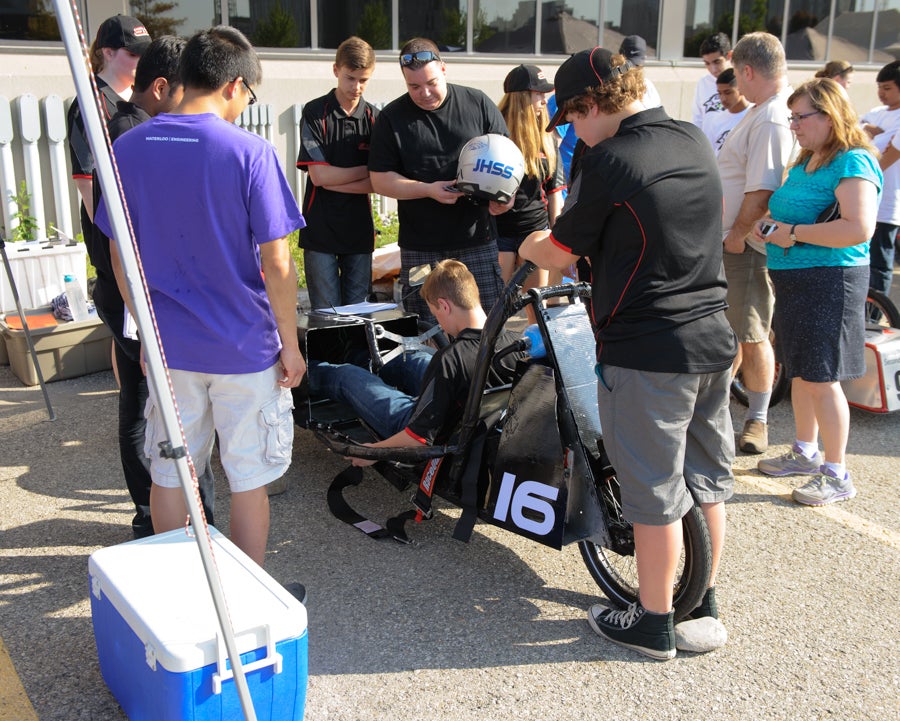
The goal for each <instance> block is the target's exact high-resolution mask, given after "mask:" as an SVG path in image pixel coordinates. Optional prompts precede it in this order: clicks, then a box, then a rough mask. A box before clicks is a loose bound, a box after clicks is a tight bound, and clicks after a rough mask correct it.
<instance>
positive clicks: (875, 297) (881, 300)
mask: <svg viewBox="0 0 900 721" xmlns="http://www.w3.org/2000/svg"><path fill="white" fill-rule="evenodd" d="M866 326H867V327H870V328H871V327H873V326H874V327H878V328H900V310H897V306H896V305H894V302H893V301H892V300H891V299H890V298H888V297H887V296H886V295H885V294H884V293H881V292H879V291H877V290H874V289H872V288H869V292H868V294H867V295H866Z"/></svg>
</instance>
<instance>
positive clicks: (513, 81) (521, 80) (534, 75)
mask: <svg viewBox="0 0 900 721" xmlns="http://www.w3.org/2000/svg"><path fill="white" fill-rule="evenodd" d="M528 90H534V91H535V92H537V93H549V92H550V91H551V90H553V83H551V82H550V81H549V80H547V76H546V75H544V71H543V70H541V69H540V68H539V67H538V66H537V65H517V66H516V67H514V68H513V69H512V70H510V71H509V74H507V76H506V80H504V81H503V92H504V93H517V92H521V91H528Z"/></svg>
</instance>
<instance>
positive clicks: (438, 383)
mask: <svg viewBox="0 0 900 721" xmlns="http://www.w3.org/2000/svg"><path fill="white" fill-rule="evenodd" d="M519 337H520V336H519V335H516V334H515V333H513V332H511V331H502V332H501V333H500V335H499V336H497V342H496V343H495V344H494V345H495V348H497V349H498V350H499V349H502V348H505V347H506V346H508V345H509V344H510V343H513V342H515V341H516V340H517V339H518V338H519ZM480 342H481V331H480V330H476V329H474V328H466V329H465V330H464V331H462V332H461V333H460V334H459V335H458V336H456V338H455V339H454V341H453V342H452V343H451V344H450V345H448V346H446V347H444V348H441V349H440V350H439V351H438V352H437V353H435V354H434V357H433V358H432V359H431V363H430V364H429V365H428V369H427V370H426V371H425V377H424V378H423V379H422V391H421V393H419V398H418V400H417V401H416V406H415V408H414V409H413V412H412V416H411V417H410V419H409V423H408V424H407V432H408V433H409V434H410V435H412V436H414V437H416V438H418V439H419V440H421V441H424V442H426V443H431V444H433V443H435V442H440V443H443V442H445V441H446V440H447V438H448V437H449V435H450V434H451V433H452V432H453V430H454V429H455V428H456V426H457V425H458V424H459V422H460V420H462V414H463V410H465V406H466V398H467V396H468V394H469V387H470V386H471V385H472V376H473V374H474V372H475V364H476V361H477V358H478V344H479V343H480ZM519 358H524V354H522V353H510V354H509V355H507V356H505V357H504V358H503V359H502V360H501V361H500V363H499V366H500V369H499V370H500V372H499V373H498V372H497V369H495V368H493V367H492V368H491V370H490V371H489V373H488V379H487V385H488V388H493V387H495V386H501V385H504V384H506V383H511V382H512V380H513V375H514V371H515V366H516V360H517V359H519Z"/></svg>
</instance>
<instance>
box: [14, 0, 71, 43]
mask: <svg viewBox="0 0 900 721" xmlns="http://www.w3.org/2000/svg"><path fill="white" fill-rule="evenodd" d="M0 5H2V8H3V9H2V12H0V38H4V39H7V40H59V39H60V35H59V27H58V26H57V24H56V13H55V12H54V10H53V3H52V2H51V1H50V0H12V1H11V2H3V3H2V4H0Z"/></svg>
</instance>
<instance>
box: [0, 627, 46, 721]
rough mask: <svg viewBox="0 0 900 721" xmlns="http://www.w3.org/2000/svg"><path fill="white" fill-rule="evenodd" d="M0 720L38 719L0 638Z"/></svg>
mask: <svg viewBox="0 0 900 721" xmlns="http://www.w3.org/2000/svg"><path fill="white" fill-rule="evenodd" d="M0 721H38V717H37V714H36V713H35V711H34V706H32V705H31V701H29V700H28V694H26V693H25V689H24V688H23V686H22V682H21V681H20V680H19V674H17V673H16V669H15V667H14V666H13V662H12V659H11V658H10V657H9V653H7V651H6V646H4V645H3V639H2V638H0Z"/></svg>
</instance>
